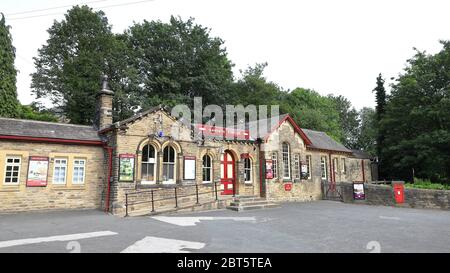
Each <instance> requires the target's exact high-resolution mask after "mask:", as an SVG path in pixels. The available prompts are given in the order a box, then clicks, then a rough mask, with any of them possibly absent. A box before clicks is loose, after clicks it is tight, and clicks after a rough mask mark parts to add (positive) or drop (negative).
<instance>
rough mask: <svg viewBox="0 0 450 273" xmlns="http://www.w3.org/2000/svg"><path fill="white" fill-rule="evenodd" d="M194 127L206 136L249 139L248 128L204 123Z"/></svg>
mask: <svg viewBox="0 0 450 273" xmlns="http://www.w3.org/2000/svg"><path fill="white" fill-rule="evenodd" d="M195 128H196V129H197V130H199V131H201V132H203V135H204V136H208V137H223V138H224V139H227V138H228V139H229V138H232V139H242V140H248V139H250V133H249V131H248V130H239V129H235V128H226V127H218V126H211V125H205V124H196V125H195Z"/></svg>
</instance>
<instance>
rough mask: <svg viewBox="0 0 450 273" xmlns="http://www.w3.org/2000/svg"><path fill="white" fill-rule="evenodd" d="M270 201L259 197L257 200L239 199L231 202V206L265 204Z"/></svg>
mask: <svg viewBox="0 0 450 273" xmlns="http://www.w3.org/2000/svg"><path fill="white" fill-rule="evenodd" d="M268 203H270V202H269V201H267V200H265V199H260V200H258V201H240V200H234V201H232V202H231V206H239V205H241V206H249V205H250V206H251V205H265V204H268Z"/></svg>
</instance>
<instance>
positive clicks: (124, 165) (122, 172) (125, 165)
mask: <svg viewBox="0 0 450 273" xmlns="http://www.w3.org/2000/svg"><path fill="white" fill-rule="evenodd" d="M134 158H135V156H134V154H120V155H119V181H121V182H133V181H134Z"/></svg>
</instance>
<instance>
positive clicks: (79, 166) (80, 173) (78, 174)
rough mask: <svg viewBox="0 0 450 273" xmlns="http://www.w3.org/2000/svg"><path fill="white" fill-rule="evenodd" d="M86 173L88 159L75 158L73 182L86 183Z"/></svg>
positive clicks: (77, 183)
mask: <svg viewBox="0 0 450 273" xmlns="http://www.w3.org/2000/svg"><path fill="white" fill-rule="evenodd" d="M85 173H86V160H85V159H75V160H74V161H73V177H72V184H76V185H82V184H84V176H85Z"/></svg>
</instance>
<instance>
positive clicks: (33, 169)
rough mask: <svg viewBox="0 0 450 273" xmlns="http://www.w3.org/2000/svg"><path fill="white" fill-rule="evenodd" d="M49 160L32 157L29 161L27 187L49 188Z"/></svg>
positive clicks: (42, 157)
mask: <svg viewBox="0 0 450 273" xmlns="http://www.w3.org/2000/svg"><path fill="white" fill-rule="evenodd" d="M48 162H49V158H48V157H44V156H30V157H29V161H28V175H27V187H47V180H48V179H47V177H48V167H49V164H48Z"/></svg>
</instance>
